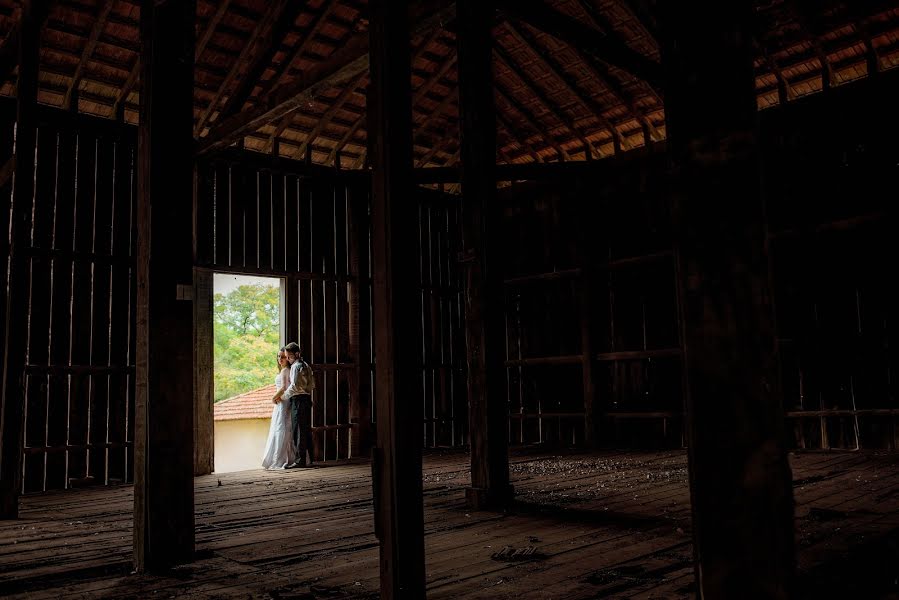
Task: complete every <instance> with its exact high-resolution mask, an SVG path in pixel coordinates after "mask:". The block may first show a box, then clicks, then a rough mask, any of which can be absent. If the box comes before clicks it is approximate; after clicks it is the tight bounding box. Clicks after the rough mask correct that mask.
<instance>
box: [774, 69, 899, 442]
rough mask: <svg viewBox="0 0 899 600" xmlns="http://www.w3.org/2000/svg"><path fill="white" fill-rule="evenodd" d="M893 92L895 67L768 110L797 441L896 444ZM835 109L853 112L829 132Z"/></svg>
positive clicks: (786, 372) (789, 395)
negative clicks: (840, 90)
mask: <svg viewBox="0 0 899 600" xmlns="http://www.w3.org/2000/svg"><path fill="white" fill-rule="evenodd" d="M890 75H892V77H890ZM897 89H899V83H897V81H896V73H892V74H886V73H885V74H883V78H882V79H880V80H877V79H875V80H874V81H870V82H865V84H859V93H855V94H850V93H848V92H850V91H851V90H850V89H847V90H845V92H846V93H844V94H839V95H834V96H833V97H832V98H830V99H829V100H828V99H826V98H822V99H818V98H814V99H809V101H808V103H807V105H808V109H807V110H805V111H799V110H793V111H789V112H786V111H785V112H784V113H783V114H778V113H773V114H772V115H771V119H772V124H771V127H770V128H769V129H768V130H767V131H768V132H769V133H768V136H767V139H766V144H767V147H768V149H769V150H768V153H767V154H768V156H769V161H768V162H769V164H768V169H767V170H768V177H769V180H770V182H771V184H770V186H769V202H768V219H769V222H770V232H771V253H772V260H773V265H774V276H775V282H776V298H775V299H776V309H777V321H778V329H779V332H778V333H779V344H780V349H781V357H782V371H783V381H784V394H785V401H786V406H785V409H786V411H787V418H788V421H789V423H788V426H789V429H790V430H791V431H792V433H793V439H794V443H795V444H796V446H798V447H802V448H890V449H896V448H897V445H899V437H897V425H899V393H897V392H899V389H897V383H899V361H897V352H896V349H897V344H899V330H897V328H896V323H897V318H899V303H897V298H896V295H895V291H894V290H895V289H896V284H897V281H896V269H895V268H893V267H892V263H893V259H894V257H895V256H896V209H895V191H894V190H895V185H896V169H897V167H896V165H897V164H899V149H897V147H896V145H895V139H896V135H897V134H899V118H897V116H896V115H895V111H894V110H893V108H892V106H893V104H892V100H891V99H893V98H895V97H896V93H897ZM794 108H796V109H798V108H800V107H799V106H796V107H794ZM833 114H847V115H848V114H852V115H854V117H853V119H851V120H833V119H831V120H830V122H829V125H828V127H827V128H826V129H822V128H821V127H820V123H821V122H822V119H823V118H824V117H825V116H826V115H833ZM763 131H765V130H763Z"/></svg>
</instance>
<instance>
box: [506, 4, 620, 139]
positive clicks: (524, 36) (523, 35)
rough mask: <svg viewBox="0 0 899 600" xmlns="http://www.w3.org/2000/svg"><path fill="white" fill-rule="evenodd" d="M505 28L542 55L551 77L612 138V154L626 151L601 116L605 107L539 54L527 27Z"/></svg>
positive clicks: (614, 129)
mask: <svg viewBox="0 0 899 600" xmlns="http://www.w3.org/2000/svg"><path fill="white" fill-rule="evenodd" d="M506 26H507V28H508V29H509V30H510V31H511V32H512V35H513V36H514V37H515V40H516V41H517V42H519V43H521V44H524V45H525V46H526V47H528V48H529V49H530V50H531V51H532V52H533V53H534V54H536V55H538V56H540V55H543V57H542V61H543V63H544V64H545V65H546V66H547V67H548V68H549V70H550V72H551V73H552V74H553V76H554V77H555V78H556V79H558V81H559V82H560V83H561V84H562V86H563V87H564V88H565V90H566V91H567V92H568V93H569V94H570V95H571V96H572V97H573V98H574V99H575V100H577V102H578V103H580V105H581V106H583V107H584V109H585V110H587V112H589V113H591V114H592V115H593V116H594V117H596V120H597V121H599V124H600V126H602V127H603V128H604V129H606V130H608V132H609V134H610V135H611V136H612V146H613V148H614V154H620V153H621V151H622V150H624V149H627V145H626V144H625V140H624V136H622V135H621V132H620V131H618V128H617V127H615V125H613V124H612V123H611V121H609V120H608V119H607V118H606V117H605V115H604V114H603V113H604V112H605V110H606V107H605V106H602V105H600V104H599V103H598V102H596V100H594V99H593V98H591V97H590V96H588V95H586V94H585V93H584V92H583V91H582V90H581V89H579V88H578V86H577V82H576V81H575V79H574V78H573V77H571V76H570V75H569V74H568V73H567V72H566V71H565V67H564V66H563V65H561V64H559V62H558V61H557V60H556V59H555V58H554V57H553V56H552V54H550V53H548V52H541V49H540V48H539V41H538V39H537V37H536V36H535V35H533V34H531V33H530V32H529V31H528V30H527V26H524V27H521V28H519V27H517V26H516V25H515V24H514V23H511V22H510V23H507V24H506ZM597 155H598V153H597Z"/></svg>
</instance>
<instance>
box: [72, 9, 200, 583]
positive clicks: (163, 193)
mask: <svg viewBox="0 0 899 600" xmlns="http://www.w3.org/2000/svg"><path fill="white" fill-rule="evenodd" d="M195 14H196V2H195V1H193V0H168V1H163V2H157V1H156V0H144V1H143V2H142V3H141V57H142V58H141V78H140V80H141V90H142V93H141V116H140V128H139V130H138V157H137V174H138V186H137V248H138V252H137V311H136V312H137V329H136V334H137V335H136V338H137V340H136V343H137V347H136V378H137V384H136V392H137V395H136V405H135V435H134V440H135V444H134V544H133V546H134V566H135V569H136V570H138V571H152V570H157V569H164V568H167V567H169V566H171V565H173V564H179V563H183V562H189V561H190V560H191V559H192V558H193V552H194V538H195V532H194V486H193V477H194V403H193V397H194V367H193V358H194V350H193V347H192V344H185V341H188V340H192V339H193V321H194V308H193V302H192V296H193V294H192V290H193V279H194V267H193V262H194V242H193V239H194V238H193V211H194V163H193V109H192V104H191V103H192V97H193V85H194V68H193V67H194V43H195V40H194V18H195ZM76 232H77V226H76Z"/></svg>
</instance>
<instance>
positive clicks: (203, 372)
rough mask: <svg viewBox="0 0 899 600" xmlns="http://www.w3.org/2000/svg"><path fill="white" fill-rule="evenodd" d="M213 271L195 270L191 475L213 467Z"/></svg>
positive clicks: (206, 472) (211, 469) (204, 473)
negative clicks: (192, 456)
mask: <svg viewBox="0 0 899 600" xmlns="http://www.w3.org/2000/svg"><path fill="white" fill-rule="evenodd" d="M213 297H214V290H213V273H212V271H209V270H207V269H195V270H194V293H193V301H194V356H193V358H194V475H208V474H209V473H212V471H213V470H214V469H215V421H214V420H213V408H212V407H213V404H214V402H215V385H214V382H213V374H214V369H213V361H214V359H215V356H214V346H215V344H214V339H213V323H212V321H213V317H214V314H213V311H214V308H213Z"/></svg>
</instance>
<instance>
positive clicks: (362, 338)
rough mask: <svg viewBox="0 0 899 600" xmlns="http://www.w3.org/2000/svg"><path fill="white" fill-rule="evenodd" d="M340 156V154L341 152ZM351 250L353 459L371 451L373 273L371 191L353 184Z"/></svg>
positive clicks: (366, 454) (351, 436) (351, 442)
mask: <svg viewBox="0 0 899 600" xmlns="http://www.w3.org/2000/svg"><path fill="white" fill-rule="evenodd" d="M338 156H339V155H338ZM348 194H349V202H348V208H349V214H348V216H347V218H348V221H349V232H348V244H347V245H348V249H349V261H350V274H351V275H352V276H353V277H355V280H354V281H352V282H351V283H350V294H349V301H350V302H349V304H350V307H349V320H350V323H349V333H350V347H349V354H350V356H351V357H352V358H353V361H354V362H355V363H356V373H355V374H354V376H353V377H352V381H351V382H350V423H352V424H353V429H352V430H351V432H350V458H356V457H361V456H369V455H370V453H371V445H372V441H373V440H372V439H371V410H372V403H371V399H372V395H371V394H372V387H371V367H372V355H371V333H370V332H371V308H370V307H371V285H370V284H369V281H370V278H371V273H370V272H369V260H368V259H369V241H368V235H369V222H368V202H367V194H361V193H359V192H358V191H356V188H354V187H352V186H351V187H349V188H348Z"/></svg>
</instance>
